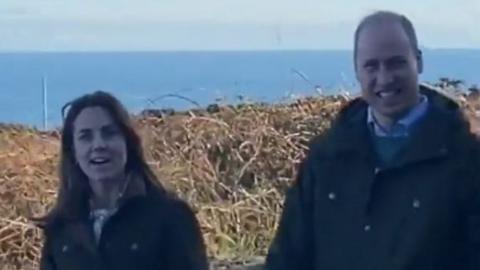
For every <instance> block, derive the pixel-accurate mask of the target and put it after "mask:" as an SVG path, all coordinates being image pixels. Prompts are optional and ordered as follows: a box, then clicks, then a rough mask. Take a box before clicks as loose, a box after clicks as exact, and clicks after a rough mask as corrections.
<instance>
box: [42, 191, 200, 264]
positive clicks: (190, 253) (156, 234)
mask: <svg viewBox="0 0 480 270" xmlns="http://www.w3.org/2000/svg"><path fill="white" fill-rule="evenodd" d="M207 265H208V264H207V258H206V254H205V247H204V243H203V239H202V236H201V233H200V230H199V226H198V224H197V221H196V219H195V216H194V213H193V212H192V211H191V210H190V208H189V207H188V205H187V204H186V203H185V202H183V201H181V200H179V199H177V198H175V197H173V196H171V195H168V194H167V193H165V192H162V191H161V190H158V189H157V188H156V187H149V188H148V189H147V190H146V191H145V192H143V193H140V194H135V195H134V196H129V197H128V198H127V199H126V200H125V201H123V203H122V206H121V207H120V208H119V210H118V212H117V213H116V214H115V215H113V216H112V217H111V218H110V219H109V220H108V221H107V222H106V223H105V225H104V228H103V230H102V234H101V237H100V241H99V244H98V246H97V244H96V243H95V240H94V234H93V229H92V223H91V221H90V220H89V219H88V218H87V217H85V219H80V220H78V221H68V222H66V221H65V222H55V223H53V224H51V225H49V226H48V227H47V228H46V229H45V243H44V247H43V252H42V259H41V266H40V270H87V269H88V270H134V269H139V270H140V269H141V270H207V269H208V266H207Z"/></svg>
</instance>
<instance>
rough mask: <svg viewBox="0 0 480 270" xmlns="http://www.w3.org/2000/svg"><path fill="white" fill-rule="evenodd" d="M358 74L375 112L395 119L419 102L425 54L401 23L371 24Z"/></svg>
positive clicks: (361, 43) (361, 41)
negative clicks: (419, 75)
mask: <svg viewBox="0 0 480 270" xmlns="http://www.w3.org/2000/svg"><path fill="white" fill-rule="evenodd" d="M355 71H356V75H357V79H358V81H359V83H360V86H361V87H362V96H363V98H364V99H365V101H366V102H367V103H368V104H369V105H370V106H371V107H372V109H373V110H374V113H375V114H377V115H379V116H382V117H385V118H388V119H392V120H397V119H398V118H400V117H402V116H403V115H404V114H405V113H406V112H408V110H409V109H411V108H412V107H413V106H415V104H416V103H417V102H418V74H419V73H421V71H422V59H421V55H420V54H417V52H415V51H414V49H413V48H412V46H411V44H410V42H409V39H408V36H407V34H406V33H405V31H404V30H403V28H402V26H401V24H400V23H398V22H388V21H387V22H383V23H370V24H367V25H365V27H364V28H363V29H362V30H361V31H360V33H359V36H358V41H357V55H356V66H355Z"/></svg>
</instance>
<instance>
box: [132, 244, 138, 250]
mask: <svg viewBox="0 0 480 270" xmlns="http://www.w3.org/2000/svg"><path fill="white" fill-rule="evenodd" d="M130 249H131V250H132V251H135V250H137V249H138V244H137V243H133V244H132V245H131V246H130Z"/></svg>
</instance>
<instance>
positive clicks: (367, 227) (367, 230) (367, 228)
mask: <svg viewBox="0 0 480 270" xmlns="http://www.w3.org/2000/svg"><path fill="white" fill-rule="evenodd" d="M371 229H372V227H371V226H370V225H368V224H367V225H365V226H364V227H363V230H364V231H366V232H369V231H370V230H371Z"/></svg>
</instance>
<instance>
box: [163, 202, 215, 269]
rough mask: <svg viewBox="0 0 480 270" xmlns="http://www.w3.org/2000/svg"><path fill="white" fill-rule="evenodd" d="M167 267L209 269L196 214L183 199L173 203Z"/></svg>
mask: <svg viewBox="0 0 480 270" xmlns="http://www.w3.org/2000/svg"><path fill="white" fill-rule="evenodd" d="M170 213H171V216H170V217H169V219H170V226H169V229H168V233H169V239H170V241H169V247H168V249H167V250H168V251H167V252H168V255H167V257H166V259H167V268H165V269H171V270H208V260H207V255H206V249H205V243H204V240H203V236H202V234H201V231H200V226H199V224H198V221H197V219H196V218H195V214H194V213H193V211H192V210H191V209H190V207H189V206H188V205H187V204H186V203H185V202H183V201H181V200H176V201H175V202H174V203H173V205H171V211H170Z"/></svg>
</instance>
